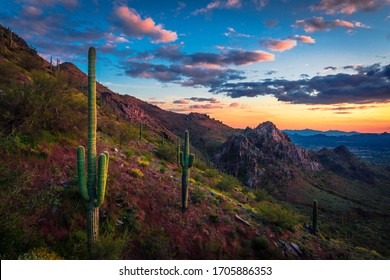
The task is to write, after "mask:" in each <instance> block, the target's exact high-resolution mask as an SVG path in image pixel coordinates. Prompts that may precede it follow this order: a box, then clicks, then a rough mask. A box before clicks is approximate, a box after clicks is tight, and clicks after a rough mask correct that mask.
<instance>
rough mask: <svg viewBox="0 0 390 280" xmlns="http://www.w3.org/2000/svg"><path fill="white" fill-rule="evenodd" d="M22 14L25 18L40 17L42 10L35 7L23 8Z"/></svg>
mask: <svg viewBox="0 0 390 280" xmlns="http://www.w3.org/2000/svg"><path fill="white" fill-rule="evenodd" d="M20 14H21V15H22V16H24V17H39V16H41V15H42V10H41V9H39V8H36V7H33V6H23V7H22V11H21V13H20Z"/></svg>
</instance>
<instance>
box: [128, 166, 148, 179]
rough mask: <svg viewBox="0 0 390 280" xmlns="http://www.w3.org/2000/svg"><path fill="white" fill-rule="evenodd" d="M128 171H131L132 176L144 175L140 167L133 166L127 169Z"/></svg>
mask: <svg viewBox="0 0 390 280" xmlns="http://www.w3.org/2000/svg"><path fill="white" fill-rule="evenodd" d="M127 173H129V174H130V175H131V176H133V177H135V178H143V177H144V173H143V172H142V171H141V169H139V168H131V169H129V170H128V171H127Z"/></svg>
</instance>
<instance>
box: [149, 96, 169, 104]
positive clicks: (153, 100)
mask: <svg viewBox="0 0 390 280" xmlns="http://www.w3.org/2000/svg"><path fill="white" fill-rule="evenodd" d="M147 102H148V103H149V104H152V105H163V104H166V103H167V102H165V101H161V100H158V99H157V98H155V97H152V98H149V100H148V101H147Z"/></svg>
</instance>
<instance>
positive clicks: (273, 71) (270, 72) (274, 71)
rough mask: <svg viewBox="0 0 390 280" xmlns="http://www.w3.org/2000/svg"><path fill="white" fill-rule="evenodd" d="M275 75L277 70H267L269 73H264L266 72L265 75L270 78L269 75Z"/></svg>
mask: <svg viewBox="0 0 390 280" xmlns="http://www.w3.org/2000/svg"><path fill="white" fill-rule="evenodd" d="M276 73H278V71H277V70H269V71H266V72H265V75H267V76H271V75H274V74H276Z"/></svg>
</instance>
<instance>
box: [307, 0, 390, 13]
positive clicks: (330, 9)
mask: <svg viewBox="0 0 390 280" xmlns="http://www.w3.org/2000/svg"><path fill="white" fill-rule="evenodd" d="M386 3H387V4H388V3H390V1H389V0H322V1H321V2H320V3H317V4H315V5H313V6H312V9H313V10H316V11H323V12H325V13H327V14H336V13H340V14H349V15H350V14H353V13H355V12H358V11H364V12H372V11H376V10H378V9H380V8H381V7H382V6H383V5H385V4H386Z"/></svg>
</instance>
